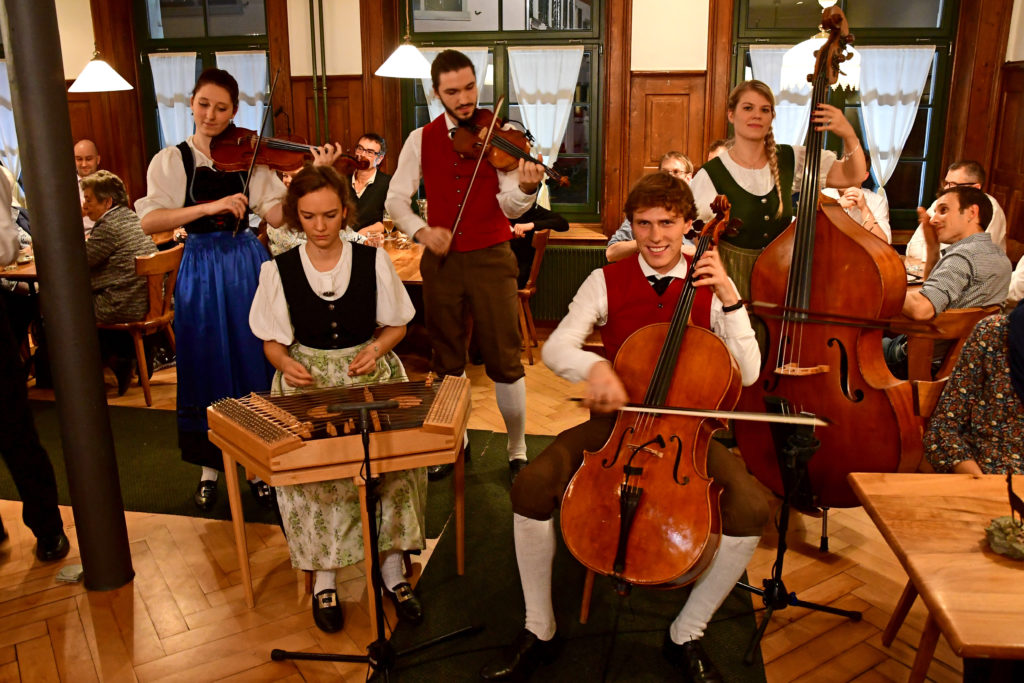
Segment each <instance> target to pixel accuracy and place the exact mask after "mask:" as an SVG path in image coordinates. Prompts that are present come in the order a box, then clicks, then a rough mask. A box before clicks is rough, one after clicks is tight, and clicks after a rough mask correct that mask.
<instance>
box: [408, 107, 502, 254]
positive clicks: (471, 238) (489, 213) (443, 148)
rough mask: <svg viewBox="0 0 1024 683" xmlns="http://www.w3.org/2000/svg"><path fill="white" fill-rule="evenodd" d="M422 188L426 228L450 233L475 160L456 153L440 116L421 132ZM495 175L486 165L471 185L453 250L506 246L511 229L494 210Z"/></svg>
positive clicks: (442, 117)
mask: <svg viewBox="0 0 1024 683" xmlns="http://www.w3.org/2000/svg"><path fill="white" fill-rule="evenodd" d="M420 165H421V166H422V167H423V186H424V187H425V188H426V191H427V224H428V225H431V226H434V227H442V228H448V229H449V230H451V229H452V226H453V225H455V219H456V217H458V215H459V208H460V207H461V206H462V201H463V200H464V199H465V197H466V190H467V189H468V188H469V179H470V178H472V177H473V168H474V167H475V166H476V161H475V160H473V159H463V158H462V157H460V156H459V155H458V154H456V153H455V147H454V146H453V145H452V140H451V138H450V137H448V121H447V119H446V118H445V115H444V114H441V115H440V116H438V117H437V118H436V119H434V120H433V121H431V122H430V123H428V124H427V125H426V126H424V127H423V146H422V147H421V153H420ZM497 195H498V172H497V171H496V170H494V167H493V166H491V165H490V164H489V163H487V162H486V160H485V161H484V162H483V163H481V164H480V170H479V171H478V172H477V174H476V180H475V181H474V182H473V191H472V192H470V193H469V203H468V204H467V205H466V209H465V211H463V212H462V220H460V221H459V229H458V231H456V233H455V234H454V235H452V246H451V248H452V251H473V250H475V249H483V248H485V247H490V246H493V245H495V244H500V243H502V242H506V241H508V240H509V239H510V238H511V236H512V228H511V227H510V225H509V222H508V218H507V217H506V216H505V214H504V213H503V212H502V210H501V207H500V206H499V205H498V197H497Z"/></svg>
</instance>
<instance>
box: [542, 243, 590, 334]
mask: <svg viewBox="0 0 1024 683" xmlns="http://www.w3.org/2000/svg"><path fill="white" fill-rule="evenodd" d="M604 252H605V247H603V246H578V247H574V246H563V245H555V246H551V245H549V246H548V247H547V249H545V251H544V262H543V263H542V264H541V267H540V275H539V276H538V277H537V293H536V294H535V295H534V296H533V298H532V299H530V310H531V311H532V312H533V317H534V319H535V320H551V321H555V322H558V321H559V320H561V319H562V318H563V317H564V316H565V314H566V312H567V311H568V310H569V302H570V301H572V297H573V296H574V295H575V294H576V290H578V289H579V288H580V285H581V284H583V281H584V280H586V279H587V276H588V275H590V273H591V272H592V271H593V270H595V269H597V268H600V267H601V266H604V265H607V263H608V261H607V260H605V257H604Z"/></svg>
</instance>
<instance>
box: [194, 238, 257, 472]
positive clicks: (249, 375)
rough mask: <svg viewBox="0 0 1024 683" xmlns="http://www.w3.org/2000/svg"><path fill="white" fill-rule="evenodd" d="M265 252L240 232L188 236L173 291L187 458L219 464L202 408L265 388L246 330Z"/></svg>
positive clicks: (254, 346) (251, 337)
mask: <svg viewBox="0 0 1024 683" xmlns="http://www.w3.org/2000/svg"><path fill="white" fill-rule="evenodd" d="M268 258H269V257H268V256H267V252H266V250H265V249H264V248H263V245H261V244H260V243H259V241H258V240H257V239H256V237H255V236H254V235H253V234H252V233H250V232H248V231H246V232H243V233H240V234H239V235H237V236H233V235H232V234H231V233H230V232H214V233H207V234H191V235H189V236H188V240H186V242H185V252H184V254H183V255H182V258H181V267H180V268H179V270H178V282H177V285H176V287H175V290H174V336H175V341H176V347H177V349H176V355H177V370H178V446H179V448H181V457H182V459H184V460H185V461H186V462H190V463H193V464H196V465H204V466H207V467H215V468H217V469H223V468H224V462H223V459H222V458H221V453H220V450H219V449H217V448H216V447H215V446H214V445H213V444H211V443H210V441H209V439H208V437H207V434H206V431H207V425H206V408H207V406H209V405H210V404H211V403H213V402H214V401H216V400H218V399H221V398H224V397H226V396H231V397H236V398H237V397H239V396H244V395H246V394H248V393H249V392H251V391H267V390H269V389H270V378H271V376H272V375H273V368H271V366H270V364H269V363H268V362H267V359H266V357H265V356H264V355H263V342H262V341H261V340H260V339H257V338H256V336H255V335H253V333H252V330H251V329H250V328H249V309H250V307H251V306H252V300H253V297H254V296H255V294H256V287H257V286H258V285H259V277H260V267H261V265H262V264H263V262H264V261H266V260H268Z"/></svg>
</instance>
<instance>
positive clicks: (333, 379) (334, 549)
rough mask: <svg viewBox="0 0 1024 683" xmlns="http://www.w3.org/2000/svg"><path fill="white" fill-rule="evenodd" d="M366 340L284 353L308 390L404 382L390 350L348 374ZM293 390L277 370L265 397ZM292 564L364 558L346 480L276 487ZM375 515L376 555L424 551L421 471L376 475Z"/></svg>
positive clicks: (319, 566) (332, 564) (322, 565)
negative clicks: (309, 381) (308, 380)
mask: <svg viewBox="0 0 1024 683" xmlns="http://www.w3.org/2000/svg"><path fill="white" fill-rule="evenodd" d="M368 343H369V342H366V343H364V344H360V345H358V346H352V347H349V348H345V349H329V350H324V349H313V348H309V347H308V346H303V345H301V344H293V345H292V346H291V347H290V348H289V349H288V353H289V355H290V356H291V357H292V358H294V359H295V360H297V361H298V362H300V363H302V365H303V366H305V367H306V368H307V369H308V370H309V373H310V374H311V375H312V376H313V380H314V384H313V386H314V387H317V388H320V387H333V386H341V385H355V384H371V383H375V382H386V381H396V380H403V379H408V377H407V376H406V374H405V368H404V367H402V362H401V361H400V360H399V359H398V356H396V355H395V354H394V352H389V353H387V354H386V355H384V356H382V357H381V358H380V359H379V360H378V361H377V368H376V370H374V371H373V372H372V373H369V374H367V375H360V376H358V377H349V376H348V366H349V364H350V363H351V362H352V360H353V359H354V358H355V357H356V354H357V353H359V351H361V350H362V349H363V347H365V346H366V345H367V344H368ZM294 391H296V389H295V388H293V387H290V386H289V385H288V384H287V383H286V382H285V380H284V377H283V375H282V374H281V372H280V371H278V372H277V373H276V374H275V375H274V379H273V383H272V385H271V393H273V394H277V395H280V394H284V393H291V392H294ZM275 491H276V492H277V503H278V506H279V507H280V509H281V519H282V520H283V523H284V531H285V536H286V537H287V539H288V550H289V551H290V553H291V559H292V566H293V567H295V568H296V569H304V570H325V569H336V568H338V567H346V566H348V565H350V564H355V563H357V562H360V561H362V560H363V559H364V553H363V529H362V518H361V516H360V509H359V491H358V488H357V487H356V485H355V484H354V483H353V482H352V480H350V479H336V480H333V481H323V482H316V483H312V484H294V485H291V486H278V487H276V489H275ZM380 496H381V504H380V508H379V511H378V521H377V523H378V527H379V529H380V542H379V545H378V550H379V551H387V550H420V549H422V548H424V547H425V545H426V544H425V538H426V534H425V530H426V506H427V472H426V469H425V468H418V469H414V470H404V471H400V472H389V473H387V474H384V475H383V476H382V477H381V486H380Z"/></svg>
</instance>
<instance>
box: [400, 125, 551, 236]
mask: <svg viewBox="0 0 1024 683" xmlns="http://www.w3.org/2000/svg"><path fill="white" fill-rule="evenodd" d="M443 116H444V119H445V123H447V124H448V130H449V131H451V130H453V129H454V128H457V127H458V124H457V123H456V122H455V121H454V120H452V118H451V117H450V116H448V112H445V113H444V114H443ZM422 151H423V128H417V129H416V130H414V131H413V132H411V133H409V137H408V138H406V140H405V144H404V145H403V146H402V153H401V154H399V155H398V170H396V171H395V175H393V176H391V185H390V187H389V189H388V198H387V199H386V200H385V201H384V208H386V209H387V211H388V213H389V214H390V215H391V219H392V220H393V221H394V222H395V225H397V226H398V229H399V230H401V231H402V232H404V233H405V234H406V235H408V236H409V237H412V236H413V235H414V234H416V232H418V231H419V230H420V229H421V228H425V227H427V222H426V221H425V220H423V219H422V218H421V217H420V216H418V215H416V212H415V211H413V210H412V205H411V202H410V200H411V199H412V197H413V195H415V194H416V192H418V191H419V189H420V180H421V179H422V178H423V165H422V163H421V161H420V160H421V159H422V156H423V154H422ZM481 163H487V161H486V160H485V161H483V162H481ZM497 197H498V206H500V207H501V210H502V211H503V212H504V213H505V215H506V216H507V217H509V218H519V217H520V216H522V215H523V214H524V213H526V212H527V211H529V210H530V208H531V207H532V206H533V204H534V202H535V201H536V200H537V193H536V192H534V193H531V194H526V193H525V192H523V191H522V190H520V189H519V171H518V169H517V170H515V171H509V172H508V173H505V172H504V171H498V194H497Z"/></svg>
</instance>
